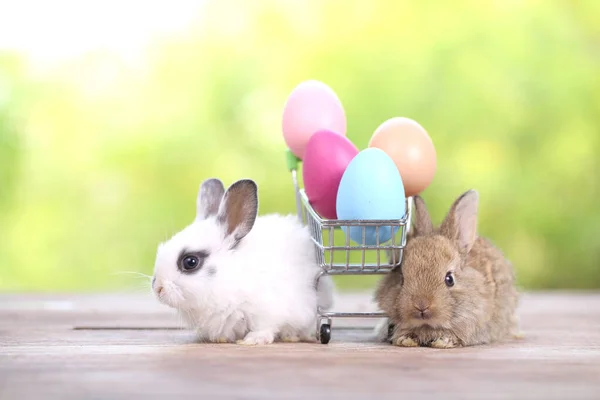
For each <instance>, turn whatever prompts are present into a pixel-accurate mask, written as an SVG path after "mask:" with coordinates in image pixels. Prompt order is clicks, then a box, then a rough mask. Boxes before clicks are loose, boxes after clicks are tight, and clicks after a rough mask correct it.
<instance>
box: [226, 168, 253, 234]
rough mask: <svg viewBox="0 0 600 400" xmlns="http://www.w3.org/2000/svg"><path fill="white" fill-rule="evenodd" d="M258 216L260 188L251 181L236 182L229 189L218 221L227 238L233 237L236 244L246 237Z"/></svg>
mask: <svg viewBox="0 0 600 400" xmlns="http://www.w3.org/2000/svg"><path fill="white" fill-rule="evenodd" d="M257 214H258V186H257V185H256V183H254V181H252V180H250V179H242V180H239V181H237V182H235V183H234V184H233V185H231V186H230V187H229V189H227V192H225V195H224V196H223V200H222V201H221V205H220V207H219V213H218V214H217V220H218V221H219V223H220V224H221V225H223V227H224V229H225V234H226V235H227V236H230V235H233V239H234V241H235V242H239V241H240V240H242V239H243V238H244V236H246V235H247V234H248V233H249V232H250V230H251V229H252V227H253V226H254V222H255V221H256V216H257Z"/></svg>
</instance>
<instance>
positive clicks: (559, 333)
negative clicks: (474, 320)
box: [0, 293, 600, 400]
mask: <svg viewBox="0 0 600 400" xmlns="http://www.w3.org/2000/svg"><path fill="white" fill-rule="evenodd" d="M337 304H338V305H340V308H339V309H337V311H351V310H365V311H366V310H370V309H373V305H372V304H371V303H370V302H369V296H368V295H365V294H362V295H361V294H354V295H344V296H341V297H340V298H338V300H337ZM342 304H343V305H344V306H345V307H344V308H342V307H341V305H342ZM519 312H520V317H521V321H522V328H523V332H524V334H525V338H524V339H523V340H520V341H515V342H511V343H506V344H501V345H493V346H481V347H472V348H463V349H452V350H437V349H429V348H417V349H414V348H409V349H407V348H397V347H393V346H391V345H386V344H379V343H375V342H374V341H373V336H372V331H371V330H370V329H367V328H369V327H372V325H373V324H374V323H375V322H376V321H374V320H364V319H363V320H353V321H350V320H343V319H337V320H334V329H333V337H332V341H331V342H330V343H329V345H321V344H311V343H300V344H287V343H285V344H283V343H282V344H274V345H270V346H266V347H246V346H238V345H233V344H196V343H194V342H193V338H192V336H191V335H190V333H189V332H187V331H185V330H181V329H178V327H179V323H178V321H177V319H176V318H174V316H173V315H172V313H171V312H170V310H169V309H167V308H165V307H164V306H161V305H159V304H157V303H156V301H154V299H153V298H151V297H149V296H147V295H133V294H128V295H126V294H106V295H66V294H65V295H0V399H3V400H4V399H23V400H27V399H128V400H130V399H133V398H136V399H137V398H143V399H148V398H150V399H155V398H157V399H158V398H178V399H179V398H184V399H185V398H194V399H228V398H231V399H337V398H339V399H399V398H404V399H454V398H457V399H458V398H464V399H471V398H472V399H480V398H486V399H500V398H507V399H508V398H512V399H561V400H562V399H567V400H573V399H600V293H596V294H593V293H537V294H526V295H524V296H523V298H522V302H521V307H520V309H519ZM175 396H176V397H175Z"/></svg>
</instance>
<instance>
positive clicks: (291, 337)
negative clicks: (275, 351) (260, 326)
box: [281, 335, 300, 343]
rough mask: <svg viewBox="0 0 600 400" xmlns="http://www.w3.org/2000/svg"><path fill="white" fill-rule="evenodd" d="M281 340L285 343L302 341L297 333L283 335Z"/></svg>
mask: <svg viewBox="0 0 600 400" xmlns="http://www.w3.org/2000/svg"><path fill="white" fill-rule="evenodd" d="M281 341H282V342H284V343H298V342H299V341H300V337H299V336H296V335H286V336H282V337H281Z"/></svg>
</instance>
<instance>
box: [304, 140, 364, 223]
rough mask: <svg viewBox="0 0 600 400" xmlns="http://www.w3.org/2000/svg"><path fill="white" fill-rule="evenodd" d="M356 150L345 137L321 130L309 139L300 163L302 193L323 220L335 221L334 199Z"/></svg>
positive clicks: (356, 152)
mask: <svg viewBox="0 0 600 400" xmlns="http://www.w3.org/2000/svg"><path fill="white" fill-rule="evenodd" d="M357 154H358V148H357V147H356V146H355V145H354V143H352V142H351V141H350V140H349V139H348V138H347V137H346V136H343V135H340V134H338V133H335V132H332V131H329V130H320V131H318V132H315V134H314V135H312V136H311V137H310V139H309V140H308V143H307V145H306V151H305V153H304V160H303V162H302V177H303V180H304V190H305V191H306V196H307V197H308V200H309V201H310V204H311V205H312V207H313V208H314V209H315V211H316V212H317V213H319V215H320V216H321V217H323V218H327V219H337V213H336V204H335V203H336V198H337V191H338V187H339V186H340V181H341V179H342V176H343V175H344V171H345V170H346V167H347V166H348V164H349V163H350V161H352V159H353V158H354V156H356V155H357Z"/></svg>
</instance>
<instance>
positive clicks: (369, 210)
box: [336, 147, 406, 245]
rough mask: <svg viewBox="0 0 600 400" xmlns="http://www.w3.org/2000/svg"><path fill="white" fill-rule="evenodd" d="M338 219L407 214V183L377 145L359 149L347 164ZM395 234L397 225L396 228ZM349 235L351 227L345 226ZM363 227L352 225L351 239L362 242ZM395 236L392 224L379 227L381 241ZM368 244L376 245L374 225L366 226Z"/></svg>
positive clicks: (384, 217)
mask: <svg viewBox="0 0 600 400" xmlns="http://www.w3.org/2000/svg"><path fill="white" fill-rule="evenodd" d="M336 212H337V217H338V219H345V220H384V219H392V220H393V219H401V218H403V217H404V214H405V213H406V202H405V194H404V184H403V183H402V178H401V177H400V173H399V172H398V168H397V167H396V164H394V161H393V160H392V159H391V158H390V157H389V156H388V155H387V154H386V153H385V152H384V151H383V150H380V149H378V148H375V147H371V148H367V149H365V150H362V151H361V152H359V153H358V154H357V155H356V156H355V157H354V158H353V159H352V161H350V164H348V166H347V167H346V170H345V171H344V174H343V175H342V180H341V181H340V186H339V189H338V192H337V199H336ZM394 229H395V230H394V234H396V232H397V231H398V227H395V228H394ZM342 230H343V231H344V233H346V234H348V227H342ZM362 235H363V228H362V227H358V226H352V227H350V239H352V240H353V241H354V242H356V243H361V244H362V243H363V238H362ZM391 238H392V229H391V227H390V226H386V227H380V228H379V243H380V244H382V243H385V242H387V241H388V240H390V239H391ZM364 243H365V244H366V245H374V244H377V230H376V228H375V227H374V226H371V227H367V228H365V240H364Z"/></svg>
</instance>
